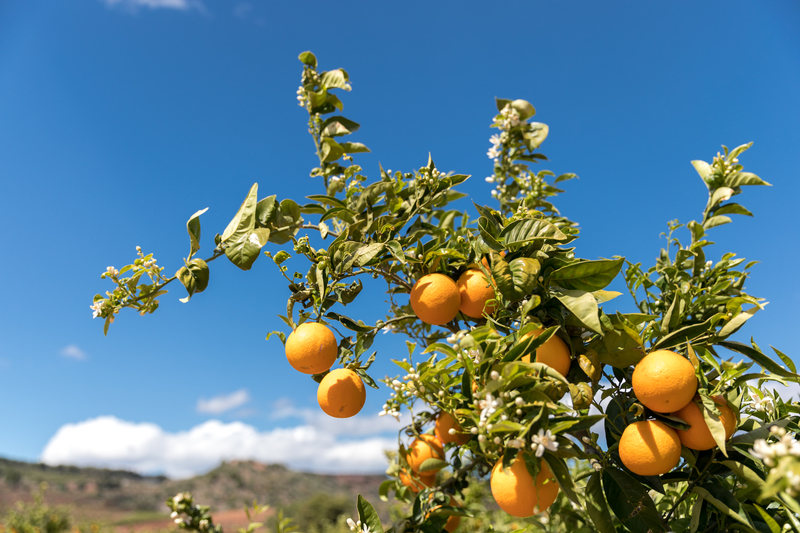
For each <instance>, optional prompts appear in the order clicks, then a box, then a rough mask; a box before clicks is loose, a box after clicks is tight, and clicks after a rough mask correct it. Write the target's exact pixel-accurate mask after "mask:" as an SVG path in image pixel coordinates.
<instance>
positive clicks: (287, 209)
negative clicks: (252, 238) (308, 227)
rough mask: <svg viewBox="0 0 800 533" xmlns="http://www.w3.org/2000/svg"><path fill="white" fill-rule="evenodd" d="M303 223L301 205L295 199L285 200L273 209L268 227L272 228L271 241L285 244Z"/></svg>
mask: <svg viewBox="0 0 800 533" xmlns="http://www.w3.org/2000/svg"><path fill="white" fill-rule="evenodd" d="M302 224H303V217H302V216H301V212H300V206H298V205H297V203H295V201H294V200H290V199H288V198H287V199H286V200H283V201H282V202H281V203H280V204H279V205H278V206H277V208H276V209H274V210H273V211H272V216H271V217H270V220H269V224H268V226H267V227H268V229H269V230H270V235H269V241H270V242H274V243H275V244H284V243H286V242H288V241H289V240H291V238H292V237H293V236H294V235H295V234H296V233H297V230H298V229H300V226H301V225H302Z"/></svg>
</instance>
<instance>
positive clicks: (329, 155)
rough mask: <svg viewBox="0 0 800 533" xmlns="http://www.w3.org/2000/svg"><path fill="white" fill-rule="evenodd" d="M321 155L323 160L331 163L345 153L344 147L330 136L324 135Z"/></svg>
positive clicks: (320, 147) (320, 148)
mask: <svg viewBox="0 0 800 533" xmlns="http://www.w3.org/2000/svg"><path fill="white" fill-rule="evenodd" d="M319 155H320V157H321V158H322V161H323V162H325V163H330V162H331V161H336V160H337V159H339V158H340V157H342V156H343V155H344V148H343V147H342V145H341V144H339V143H337V142H336V141H334V140H333V139H332V138H330V137H323V138H322V143H321V144H320V146H319Z"/></svg>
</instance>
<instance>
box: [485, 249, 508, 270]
mask: <svg viewBox="0 0 800 533" xmlns="http://www.w3.org/2000/svg"><path fill="white" fill-rule="evenodd" d="M505 256H506V251H505V250H503V251H501V252H500V257H505ZM481 263H483V266H485V267H486V268H487V269H488V268H491V267H490V266H489V259H488V258H487V257H484V258H483V259H481Z"/></svg>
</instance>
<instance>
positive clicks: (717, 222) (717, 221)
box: [703, 215, 731, 229]
mask: <svg viewBox="0 0 800 533" xmlns="http://www.w3.org/2000/svg"><path fill="white" fill-rule="evenodd" d="M728 222H731V219H730V218H729V217H726V216H723V215H719V216H714V217H711V218H709V219H708V220H706V223H705V224H703V229H711V228H714V227H716V226H721V225H723V224H727V223H728Z"/></svg>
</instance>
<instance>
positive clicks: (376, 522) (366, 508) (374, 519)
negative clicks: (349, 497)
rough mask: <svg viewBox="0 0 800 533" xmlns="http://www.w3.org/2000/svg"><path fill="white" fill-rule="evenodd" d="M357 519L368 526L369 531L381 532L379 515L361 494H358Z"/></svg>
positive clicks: (373, 532)
mask: <svg viewBox="0 0 800 533" xmlns="http://www.w3.org/2000/svg"><path fill="white" fill-rule="evenodd" d="M358 519H359V520H361V523H362V524H363V525H365V526H366V527H368V528H369V531H370V533H383V525H382V524H381V518H380V516H378V513H377V512H376V511H375V508H374V507H372V505H371V504H370V503H369V502H368V501H367V500H365V499H364V497H363V496H362V495H361V494H359V495H358Z"/></svg>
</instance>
